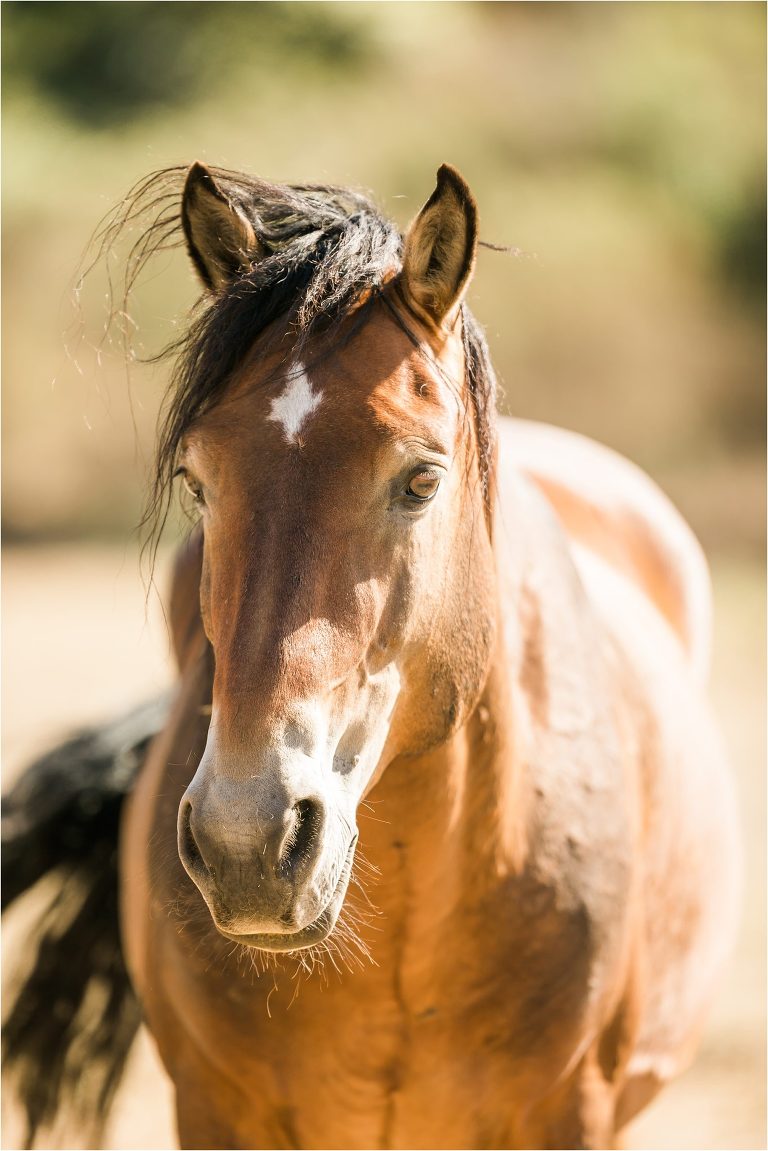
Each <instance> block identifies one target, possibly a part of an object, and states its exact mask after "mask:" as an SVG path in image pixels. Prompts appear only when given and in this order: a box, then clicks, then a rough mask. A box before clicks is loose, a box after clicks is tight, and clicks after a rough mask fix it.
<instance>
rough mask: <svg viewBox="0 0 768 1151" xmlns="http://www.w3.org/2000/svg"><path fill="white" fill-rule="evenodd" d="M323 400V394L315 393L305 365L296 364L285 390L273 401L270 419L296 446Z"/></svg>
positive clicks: (289, 375)
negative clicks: (305, 424) (309, 419)
mask: <svg viewBox="0 0 768 1151" xmlns="http://www.w3.org/2000/svg"><path fill="white" fill-rule="evenodd" d="M322 398H323V394H322V392H313V391H312V384H311V382H310V379H309V376H308V375H307V373H306V369H305V368H304V365H303V364H296V366H295V367H294V368H292V369H291V371H290V372H289V374H288V382H287V384H286V385H285V388H284V390H283V391H282V392H281V393H280V395H279V396H277V397H276V398H275V399H274V400H273V401H272V409H271V411H270V413H269V416H268V419H270V420H274V421H275V423H278V424H282V425H283V433H284V435H285V438H286V439H287V441H288V443H289V444H295V443H296V440H297V438H298V435H299V432H300V431H301V428H302V425H303V424H304V423H305V421H306V420H307V419H308V418H309V417H310V416H311V415H312V413H313V412H314V410H315V408H316V407H317V406H318V404H319V403H320V400H321V399H322Z"/></svg>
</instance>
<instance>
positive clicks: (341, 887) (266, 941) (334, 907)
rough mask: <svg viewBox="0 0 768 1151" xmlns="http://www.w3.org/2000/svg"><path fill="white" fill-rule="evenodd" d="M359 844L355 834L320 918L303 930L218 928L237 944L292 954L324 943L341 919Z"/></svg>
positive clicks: (217, 926)
mask: <svg viewBox="0 0 768 1151" xmlns="http://www.w3.org/2000/svg"><path fill="white" fill-rule="evenodd" d="M356 844H357V836H355V838H354V839H353V840H352V843H351V844H350V846H349V851H348V852H347V858H346V859H345V861H344V866H343V867H342V869H341V874H340V876H339V878H338V881H337V883H336V887H335V888H334V891H333V895H332V896H331V898H330V900H329V902H328V903H327V904H326V906H325V908H324V909H323V910H322V911H321V912H320V914H319V915H318V917H317V918H316V919H314V920H313V921H312V923H310V924H308V926H307V927H303V928H302V929H301V931H294V932H286V933H285V934H275V935H269V934H257V935H248V934H243V935H240V934H237V933H236V932H234V931H227V930H226V929H225V928H223V927H220V926H219V925H218V924H216V929H217V931H218V932H219V933H220V934H221V935H223V936H224V937H225V938H226V939H231V940H232V941H233V942H235V943H241V944H243V946H244V947H254V948H256V949H257V950H259V951H273V952H288V953H290V952H291V951H303V950H304V949H305V948H307V947H314V946H315V945H316V944H318V943H322V942H323V940H324V939H327V938H328V936H329V935H330V934H331V932H332V931H333V929H334V927H335V926H336V921H337V920H338V918H339V912H340V911H341V907H342V904H343V903H344V898H345V896H346V894H347V887H348V886H349V877H350V875H351V874H352V862H353V860H354V857H355V846H356ZM214 922H215V921H214Z"/></svg>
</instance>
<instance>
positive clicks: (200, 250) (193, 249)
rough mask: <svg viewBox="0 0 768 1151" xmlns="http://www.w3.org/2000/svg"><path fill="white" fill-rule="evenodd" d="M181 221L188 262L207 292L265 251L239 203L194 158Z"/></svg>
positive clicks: (182, 202)
mask: <svg viewBox="0 0 768 1151" xmlns="http://www.w3.org/2000/svg"><path fill="white" fill-rule="evenodd" d="M181 223H182V226H183V228H184V235H185V236H186V238H187V249H188V251H189V254H190V256H191V258H192V263H193V264H194V265H195V268H196V269H197V272H198V275H199V276H200V279H201V280H202V281H203V284H204V285H205V287H206V288H208V289H209V290H210V291H213V292H218V291H221V289H222V288H224V287H226V285H227V284H229V283H230V282H231V281H232V280H233V279H234V278H235V276H236V275H237V273H238V272H242V271H245V270H246V269H247V268H248V267H249V266H250V265H251V264H252V263H253V261H254V260H258V259H260V258H261V257H262V256H263V255H264V254H265V253H264V249H263V247H262V245H261V243H260V242H259V239H258V237H257V236H256V232H255V231H254V228H253V225H252V224H251V222H250V220H249V219H248V217H247V216H246V214H245V211H244V210H243V208H242V206H241V205H239V204H238V203H237V202H236V201H235V199H234V198H232V197H230V196H228V195H227V193H226V191H225V189H224V188H223V187H222V186H221V185H220V184H218V183H217V182H216V180H215V179H214V178H213V176H212V175H211V173H210V171H209V170H208V168H206V166H205V164H200V163H199V162H198V161H197V160H196V161H195V162H194V164H193V165H192V167H191V168H190V169H189V171H188V172H187V179H186V181H185V184H184V193H183V195H182V199H181Z"/></svg>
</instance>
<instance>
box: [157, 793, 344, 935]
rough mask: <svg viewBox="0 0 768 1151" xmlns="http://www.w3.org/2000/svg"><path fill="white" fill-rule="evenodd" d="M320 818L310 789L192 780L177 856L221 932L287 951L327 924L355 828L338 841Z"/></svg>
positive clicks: (324, 931)
mask: <svg viewBox="0 0 768 1151" xmlns="http://www.w3.org/2000/svg"><path fill="white" fill-rule="evenodd" d="M333 822H336V821H335V820H334V821H333ZM330 823H331V820H330V819H329V812H328V808H327V805H326V803H325V802H324V800H323V799H322V797H321V796H319V795H317V794H314V795H307V794H305V795H303V796H302V798H300V799H296V798H294V797H293V795H292V794H291V792H290V791H289V790H288V789H286V788H285V787H284V786H282V785H279V784H278V785H273V786H271V787H267V786H265V785H264V784H263V782H261V783H260V784H259V785H254V784H253V783H252V782H251V781H248V782H237V781H231V780H221V779H214V780H213V781H212V782H211V783H210V784H208V785H207V786H206V785H205V784H204V783H203V784H198V783H197V782H196V781H195V780H193V781H192V783H191V784H190V786H189V788H188V789H187V792H186V793H185V795H184V797H183V798H182V801H181V805H180V807H179V816H178V849H179V856H180V858H181V862H182V864H183V865H184V868H185V870H186V872H187V874H188V875H189V877H190V878H191V879H192V881H193V882H194V883H195V885H196V886H197V888H198V889H199V891H200V893H201V895H202V896H203V899H204V900H205V902H206V904H207V905H208V909H209V911H210V913H211V916H212V918H213V921H214V923H215V925H216V927H217V929H218V930H219V931H220V932H221V934H222V935H225V936H226V937H227V938H228V939H232V940H236V941H237V942H238V943H243V944H247V945H250V946H252V947H259V948H263V949H264V950H269V951H294V950H297V949H299V948H303V947H311V946H312V945H313V944H315V943H319V942H320V941H321V940H322V939H324V938H326V936H327V935H329V934H330V932H331V931H332V930H333V928H334V926H335V924H336V920H337V918H338V914H339V911H340V910H341V905H342V903H343V901H344V896H345V894H346V889H347V884H348V882H349V876H350V872H351V868H352V861H353V857H354V850H355V844H356V842H357V835H356V833H355V834H353V835H352V837H351V839H349V837H347V840H348V841H347V842H346V843H344V841H341V844H340V841H339V836H338V835H333V834H331V830H330V827H329V825H330ZM345 826H346V825H345ZM332 842H333V843H334V844H336V845H340V849H339V847H337V849H336V850H331V845H332Z"/></svg>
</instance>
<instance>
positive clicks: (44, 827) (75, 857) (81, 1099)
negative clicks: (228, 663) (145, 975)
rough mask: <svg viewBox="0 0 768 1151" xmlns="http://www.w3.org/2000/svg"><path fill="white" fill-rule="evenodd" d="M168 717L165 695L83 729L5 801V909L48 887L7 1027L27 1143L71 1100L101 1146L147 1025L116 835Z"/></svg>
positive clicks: (8, 1060) (9, 1063) (8, 1056)
mask: <svg viewBox="0 0 768 1151" xmlns="http://www.w3.org/2000/svg"><path fill="white" fill-rule="evenodd" d="M166 715H167V701H166V700H165V699H161V700H156V701H153V702H152V703H149V704H145V705H143V706H142V707H139V708H137V709H136V710H135V711H132V712H131V713H130V714H129V715H126V716H124V717H122V718H121V719H120V720H118V721H116V722H115V723H112V724H110V725H109V726H106V727H102V728H96V729H93V730H89V731H85V732H83V733H82V734H80V735H78V736H76V737H75V738H74V739H71V740H69V741H68V742H67V743H65V744H63V745H62V746H61V747H59V748H56V749H55V750H54V751H52V752H49V754H48V755H45V756H43V757H42V758H41V759H39V760H37V762H35V763H34V764H32V766H31V767H30V768H28V769H27V771H26V772H25V773H24V774H23V775H22V776H21V778H20V779H19V780H18V782H17V783H16V784H15V786H14V787H13V788H12V789H11V791H10V792H9V794H8V795H7V796H6V797H5V799H4V801H3V815H2V852H3V854H2V908H3V911H5V910H6V909H7V907H9V906H10V904H12V903H13V902H14V900H16V899H18V898H19V896H21V895H23V894H24V892H26V891H29V889H30V888H31V887H33V886H34V885H36V884H37V883H38V881H39V880H41V879H44V878H46V877H47V879H48V884H49V890H48V902H47V904H46V905H45V907H44V910H43V911H42V913H41V914H40V916H39V919H38V922H37V925H36V927H35V929H34V938H33V939H32V940H30V944H29V948H28V950H27V954H26V955H24V956H22V961H23V962H24V961H26V962H27V966H26V967H25V970H23V971H20V972H19V977H18V979H17V987H16V988H15V989H14V991H15V995H14V1001H13V1004H12V1006H11V1009H10V1011H9V1013H8V1016H7V1018H6V1020H5V1024H4V1030H3V1059H4V1067H5V1071H6V1072H7V1073H8V1074H9V1075H10V1076H11V1077H12V1079H13V1082H14V1086H15V1087H16V1090H17V1092H18V1095H19V1098H20V1100H21V1103H22V1105H23V1107H24V1111H25V1114H26V1123H27V1132H26V1140H27V1146H28V1147H31V1146H32V1144H33V1142H34V1139H35V1136H36V1134H37V1132H38V1130H39V1129H40V1128H41V1127H45V1126H48V1125H49V1124H50V1123H51V1122H52V1121H53V1120H54V1119H55V1117H56V1114H57V1112H58V1111H59V1109H60V1107H62V1105H63V1104H65V1103H66V1104H68V1105H70V1106H71V1107H72V1108H73V1109H74V1111H75V1113H76V1115H77V1119H78V1122H79V1123H80V1124H82V1126H83V1129H84V1131H85V1132H86V1133H87V1137H88V1138H89V1139H93V1140H94V1142H93V1143H92V1144H91V1145H92V1146H98V1145H99V1144H98V1140H99V1137H100V1133H101V1130H102V1128H103V1126H104V1121H105V1118H106V1115H107V1113H108V1110H109V1104H110V1102H111V1100H112V1097H113V1095H114V1093H115V1090H116V1089H117V1086H118V1084H119V1081H120V1076H121V1074H122V1071H123V1068H124V1065H125V1061H126V1059H127V1056H128V1052H129V1051H130V1048H131V1044H132V1043H133V1039H134V1037H135V1035H136V1031H137V1028H138V1026H139V1021H140V1009H139V1005H138V1001H137V999H136V997H135V995H134V993H133V989H132V988H131V984H130V982H129V979H128V973H127V971H126V968H125V963H124V960H123V955H122V950H121V946H120V930H119V920H118V903H117V893H118V874H117V837H118V826H119V820H120V811H121V808H122V804H123V800H124V799H125V797H126V795H127V794H128V793H129V792H130V790H131V788H132V786H133V783H134V780H135V779H136V776H137V774H138V771H139V769H140V767H141V765H142V762H143V759H144V756H145V753H146V749H147V746H148V744H149V742H150V740H151V739H152V737H153V736H154V735H155V734H156V733H157V732H158V731H159V730H160V729H161V728H162V726H163V723H164V720H165V717H166ZM51 887H52V889H53V890H52V892H51V890H50V888H51ZM30 956H34V958H32V959H29V957H30ZM20 966H21V964H20Z"/></svg>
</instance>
